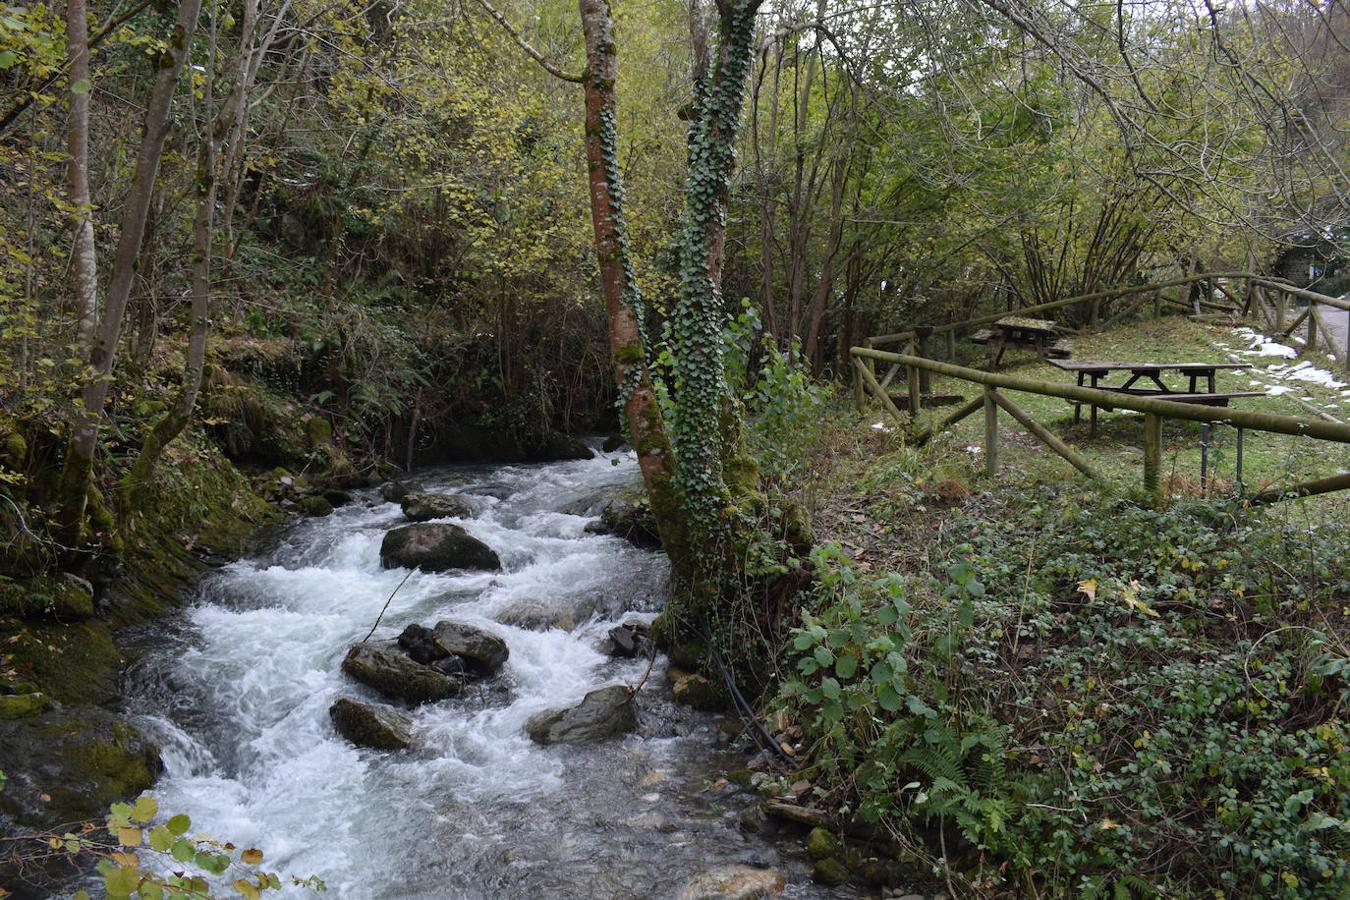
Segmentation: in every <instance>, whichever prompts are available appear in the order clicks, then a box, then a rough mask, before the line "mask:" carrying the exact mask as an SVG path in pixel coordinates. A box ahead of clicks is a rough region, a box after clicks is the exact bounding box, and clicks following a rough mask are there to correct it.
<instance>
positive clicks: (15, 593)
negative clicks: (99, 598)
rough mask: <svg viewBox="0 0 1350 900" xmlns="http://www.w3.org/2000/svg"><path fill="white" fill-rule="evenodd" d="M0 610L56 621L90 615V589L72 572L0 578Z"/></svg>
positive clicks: (0, 611) (88, 616) (92, 599)
mask: <svg viewBox="0 0 1350 900" xmlns="http://www.w3.org/2000/svg"><path fill="white" fill-rule="evenodd" d="M0 613H11V614H14V615H18V616H21V617H22V618H25V619H50V620H54V621H58V622H70V621H76V620H79V619H88V618H90V617H92V616H93V615H94V592H93V588H92V587H90V585H89V583H88V582H87V581H84V580H83V579H79V578H75V577H73V576H66V577H55V578H53V577H39V578H33V579H30V580H28V581H0Z"/></svg>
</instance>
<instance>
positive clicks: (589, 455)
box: [524, 431, 595, 462]
mask: <svg viewBox="0 0 1350 900" xmlns="http://www.w3.org/2000/svg"><path fill="white" fill-rule="evenodd" d="M524 450H525V456H526V458H527V459H529V460H530V461H532V462H553V461H556V460H566V459H594V458H595V451H594V450H592V449H591V448H590V447H587V446H586V442H585V441H583V440H581V439H580V438H574V437H572V436H571V435H567V434H563V433H562V432H561V431H550V432H547V433H546V434H543V435H541V436H540V437H539V438H537V439H536V440H534V441H533V442H531V443H529V444H527V445H526V446H525V447H524Z"/></svg>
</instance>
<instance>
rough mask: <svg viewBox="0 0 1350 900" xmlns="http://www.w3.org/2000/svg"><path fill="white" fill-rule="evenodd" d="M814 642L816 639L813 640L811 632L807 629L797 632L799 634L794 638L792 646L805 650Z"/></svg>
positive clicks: (795, 648)
mask: <svg viewBox="0 0 1350 900" xmlns="http://www.w3.org/2000/svg"><path fill="white" fill-rule="evenodd" d="M812 643H814V641H812V639H811V635H810V634H808V633H806V632H805V631H799V632H797V636H796V637H795V638H793V640H792V648H793V649H794V650H805V649H806V648H807V647H810V646H811V644H812Z"/></svg>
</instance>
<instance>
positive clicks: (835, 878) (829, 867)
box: [811, 857, 849, 885]
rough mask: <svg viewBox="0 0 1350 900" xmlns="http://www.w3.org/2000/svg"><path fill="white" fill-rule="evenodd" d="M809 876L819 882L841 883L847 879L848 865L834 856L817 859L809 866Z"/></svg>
mask: <svg viewBox="0 0 1350 900" xmlns="http://www.w3.org/2000/svg"><path fill="white" fill-rule="evenodd" d="M811 877H812V878H814V879H815V880H816V881H818V882H820V883H821V884H828V885H839V884H843V883H844V882H846V881H848V877H849V875H848V867H847V866H845V865H844V864H843V863H841V862H840V861H839V860H837V859H835V858H834V857H828V858H826V859H818V860H816V861H815V864H814V865H812V866H811Z"/></svg>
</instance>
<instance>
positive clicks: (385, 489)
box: [380, 481, 410, 503]
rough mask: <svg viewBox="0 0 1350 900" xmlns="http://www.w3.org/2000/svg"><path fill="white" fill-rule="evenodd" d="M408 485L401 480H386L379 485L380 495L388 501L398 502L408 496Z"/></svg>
mask: <svg viewBox="0 0 1350 900" xmlns="http://www.w3.org/2000/svg"><path fill="white" fill-rule="evenodd" d="M409 493H410V491H409V490H408V486H407V485H406V484H404V483H403V482H401V481H386V482H385V483H384V484H382V485H380V496H381V497H383V498H384V499H385V500H387V501H389V502H390V503H400V502H402V500H403V498H404V497H406V496H408V494H409Z"/></svg>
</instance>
